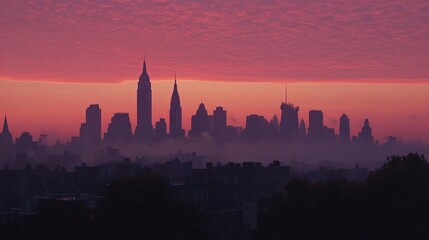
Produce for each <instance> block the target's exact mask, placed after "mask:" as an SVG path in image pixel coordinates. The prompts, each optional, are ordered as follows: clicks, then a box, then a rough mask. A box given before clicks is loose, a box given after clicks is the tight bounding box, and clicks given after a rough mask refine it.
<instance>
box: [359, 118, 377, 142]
mask: <svg viewBox="0 0 429 240" xmlns="http://www.w3.org/2000/svg"><path fill="white" fill-rule="evenodd" d="M359 142H361V143H369V144H372V143H374V136H372V129H371V127H370V126H369V121H368V119H365V122H364V124H363V127H362V130H361V131H360V133H359Z"/></svg>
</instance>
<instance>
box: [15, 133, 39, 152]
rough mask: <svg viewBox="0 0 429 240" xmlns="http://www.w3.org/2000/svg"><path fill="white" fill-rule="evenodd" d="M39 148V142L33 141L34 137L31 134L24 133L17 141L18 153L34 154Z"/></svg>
mask: <svg viewBox="0 0 429 240" xmlns="http://www.w3.org/2000/svg"><path fill="white" fill-rule="evenodd" d="M36 147H37V142H34V141H33V136H32V135H31V134H30V133H29V132H23V133H22V134H21V136H19V138H17V139H16V152H17V153H29V152H32V151H33V152H34V150H35V148H36Z"/></svg>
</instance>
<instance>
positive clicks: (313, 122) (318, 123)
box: [308, 110, 324, 140]
mask: <svg viewBox="0 0 429 240" xmlns="http://www.w3.org/2000/svg"><path fill="white" fill-rule="evenodd" d="M308 119H309V126H308V136H309V137H310V138H311V139H313V140H320V139H323V130H324V127H323V112H322V111H320V110H311V111H310V112H309V118H308Z"/></svg>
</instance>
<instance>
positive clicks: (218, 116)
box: [213, 107, 226, 139]
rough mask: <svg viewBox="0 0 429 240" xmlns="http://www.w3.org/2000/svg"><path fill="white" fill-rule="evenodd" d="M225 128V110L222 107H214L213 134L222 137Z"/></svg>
mask: <svg viewBox="0 0 429 240" xmlns="http://www.w3.org/2000/svg"><path fill="white" fill-rule="evenodd" d="M225 130H226V111H225V110H224V109H223V107H216V110H214V111H213V136H214V137H215V138H217V139H223V138H224V136H225Z"/></svg>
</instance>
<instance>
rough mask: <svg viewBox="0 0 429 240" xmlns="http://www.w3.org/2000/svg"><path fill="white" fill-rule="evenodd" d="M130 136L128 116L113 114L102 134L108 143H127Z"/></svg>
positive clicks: (125, 114) (130, 138)
mask: <svg viewBox="0 0 429 240" xmlns="http://www.w3.org/2000/svg"><path fill="white" fill-rule="evenodd" d="M132 136H133V135H132V130H131V122H130V116H129V114H128V113H115V114H114V115H113V117H112V120H111V122H110V124H109V126H108V127H107V132H106V133H105V134H104V140H105V141H106V142H108V143H129V142H131V141H132Z"/></svg>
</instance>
